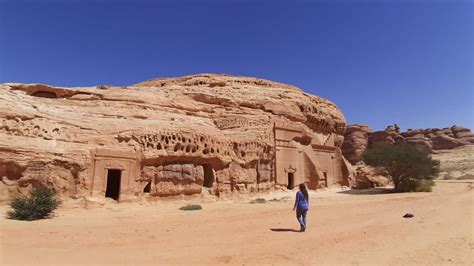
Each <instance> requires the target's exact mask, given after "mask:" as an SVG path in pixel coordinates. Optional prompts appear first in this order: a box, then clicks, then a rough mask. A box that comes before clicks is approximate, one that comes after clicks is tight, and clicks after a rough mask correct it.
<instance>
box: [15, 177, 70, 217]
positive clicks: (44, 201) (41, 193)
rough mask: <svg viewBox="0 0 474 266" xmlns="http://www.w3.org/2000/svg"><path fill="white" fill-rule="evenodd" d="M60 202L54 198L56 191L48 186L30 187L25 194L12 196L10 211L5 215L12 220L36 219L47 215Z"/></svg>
mask: <svg viewBox="0 0 474 266" xmlns="http://www.w3.org/2000/svg"><path fill="white" fill-rule="evenodd" d="M59 204H61V201H60V200H58V199H56V192H55V191H54V190H52V189H50V188H47V187H44V186H40V187H36V188H34V189H32V190H31V191H30V193H29V194H28V195H27V196H19V197H16V198H13V199H12V200H11V202H10V207H11V208H12V210H11V211H8V212H7V217H8V218H9V219H14V220H26V221H32V220H38V219H44V218H47V217H49V216H50V215H51V214H52V213H53V211H54V210H55V209H56V208H57V207H58V206H59Z"/></svg>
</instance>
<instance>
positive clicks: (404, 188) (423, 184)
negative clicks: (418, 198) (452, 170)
mask: <svg viewBox="0 0 474 266" xmlns="http://www.w3.org/2000/svg"><path fill="white" fill-rule="evenodd" d="M434 185H435V183H434V181H433V180H429V179H421V180H417V179H413V178H406V179H403V180H402V181H401V182H400V185H399V187H398V190H397V191H398V192H431V191H432V188H431V187H432V186H434Z"/></svg>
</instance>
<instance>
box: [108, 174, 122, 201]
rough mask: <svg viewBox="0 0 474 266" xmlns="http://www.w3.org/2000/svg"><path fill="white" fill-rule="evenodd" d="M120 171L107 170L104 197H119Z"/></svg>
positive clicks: (116, 198) (115, 198)
mask: <svg viewBox="0 0 474 266" xmlns="http://www.w3.org/2000/svg"><path fill="white" fill-rule="evenodd" d="M121 176H122V171H121V170H117V169H109V170H108V171H107V190H106V191H105V197H107V198H112V199H114V200H118V199H119V197H120V178H121Z"/></svg>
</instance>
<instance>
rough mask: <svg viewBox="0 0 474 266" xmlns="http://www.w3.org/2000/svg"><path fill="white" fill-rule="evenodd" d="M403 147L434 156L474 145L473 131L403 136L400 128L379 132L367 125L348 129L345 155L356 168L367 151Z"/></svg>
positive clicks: (434, 130) (428, 131) (410, 131)
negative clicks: (411, 146)
mask: <svg viewBox="0 0 474 266" xmlns="http://www.w3.org/2000/svg"><path fill="white" fill-rule="evenodd" d="M399 143H409V144H413V145H415V146H416V147H417V148H418V149H419V150H421V151H423V152H426V153H434V152H436V151H437V150H444V149H452V148H456V147H460V146H465V145H470V144H474V134H473V133H472V132H471V130H470V129H468V128H464V127H460V126H456V125H454V126H452V127H450V128H428V129H408V130H407V131H406V132H400V128H399V127H398V126H397V125H396V124H395V125H391V126H388V127H387V128H386V129H385V130H382V131H375V132H373V131H372V130H370V129H369V128H368V127H367V126H364V125H348V126H347V130H346V132H345V139H344V143H343V144H342V152H343V154H344V156H345V157H346V158H348V160H349V161H350V162H351V163H352V164H356V163H357V162H360V161H361V160H362V153H363V152H364V151H365V150H366V149H367V148H370V147H376V146H378V145H387V144H389V145H393V144H399Z"/></svg>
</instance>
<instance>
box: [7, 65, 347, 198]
mask: <svg viewBox="0 0 474 266" xmlns="http://www.w3.org/2000/svg"><path fill="white" fill-rule="evenodd" d="M344 130H345V119H344V116H343V114H342V113H341V112H340V111H339V109H338V108H337V106H336V105H335V104H334V103H332V102H330V101H328V100H325V99H322V98H320V97H317V96H313V95H310V94H307V93H304V92H303V91H301V90H300V89H298V88H296V87H293V86H290V85H286V84H282V83H277V82H273V81H269V80H264V79H258V78H249V77H235V76H229V75H216V74H199V75H191V76H185V77H179V78H161V79H153V80H149V81H145V82H142V83H139V84H136V85H132V86H128V87H114V86H97V87H88V88H62V87H54V86H49V85H42V84H0V178H1V181H0V199H7V198H9V197H10V196H12V195H16V194H22V193H25V192H26V191H27V190H28V189H30V188H31V187H33V186H37V185H40V184H43V185H47V186H50V187H53V188H54V189H55V190H56V191H58V192H59V193H61V194H62V195H69V196H77V195H92V196H98V197H104V196H105V197H110V198H113V199H117V200H119V199H120V200H124V199H126V198H127V197H132V198H133V197H135V196H141V195H145V196H147V195H149V196H173V195H183V194H184V195H190V194H199V193H210V194H212V195H216V196H220V195H226V194H230V195H232V194H234V193H249V192H258V191H265V190H268V189H273V188H281V187H288V188H293V187H295V186H297V185H298V184H300V183H303V182H305V183H307V185H308V187H309V188H312V189H316V188H319V187H327V186H334V185H337V186H340V185H346V186H347V185H349V184H350V182H351V177H352V175H353V170H352V168H351V165H350V163H349V162H347V161H346V160H345V159H344V157H343V156H342V153H341V150H340V148H339V147H340V145H341V144H342V140H343V134H344Z"/></svg>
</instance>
